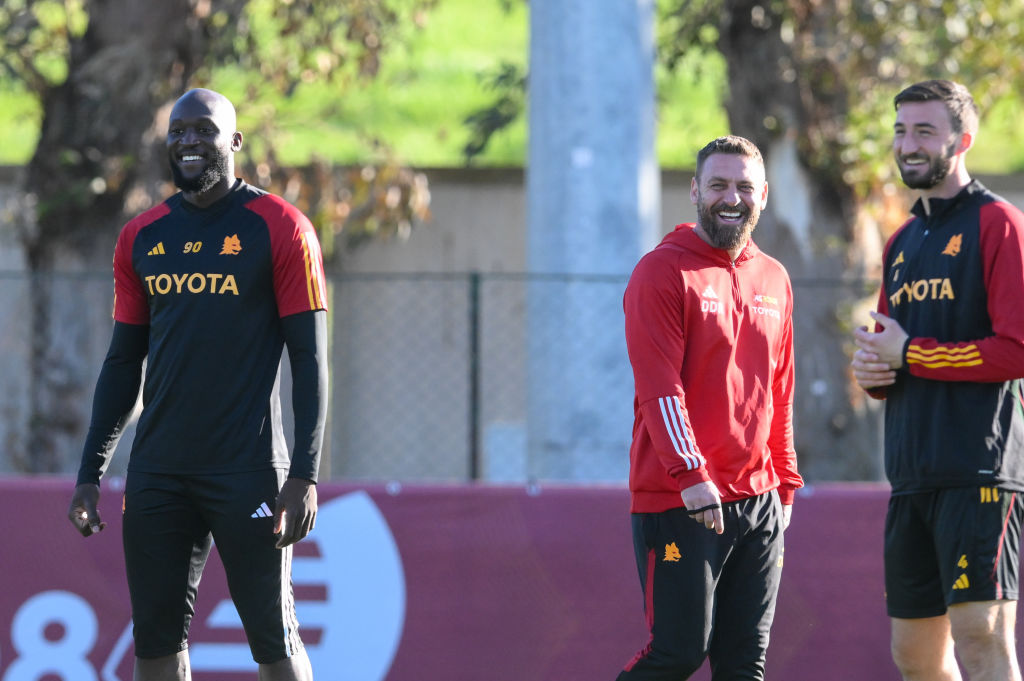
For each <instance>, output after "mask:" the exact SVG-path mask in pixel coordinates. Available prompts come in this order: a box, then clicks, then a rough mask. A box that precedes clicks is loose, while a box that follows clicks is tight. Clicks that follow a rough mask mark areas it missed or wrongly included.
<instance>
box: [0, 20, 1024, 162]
mask: <svg viewBox="0 0 1024 681" xmlns="http://www.w3.org/2000/svg"><path fill="white" fill-rule="evenodd" d="M528 24H529V16H528V8H527V3H524V2H513V3H511V4H510V11H508V12H506V11H505V10H504V9H502V5H501V3H500V2H498V0H443V1H442V2H440V3H439V4H438V5H437V7H435V8H434V9H433V10H431V11H430V12H428V13H427V15H426V22H425V24H424V25H423V27H422V28H421V29H419V30H416V31H414V32H413V34H412V35H413V38H412V40H411V41H410V42H409V43H408V44H402V45H394V46H392V47H391V48H390V49H389V50H388V51H387V52H386V54H385V55H384V60H383V63H382V68H381V73H380V75H379V77H378V78H377V79H375V80H372V81H368V82H366V83H363V84H359V85H354V86H348V87H346V88H345V89H343V90H341V91H339V89H338V88H337V87H333V86H329V85H326V84H323V83H318V82H313V83H307V84H304V85H302V86H301V87H299V88H298V89H297V90H296V91H295V93H294V94H293V96H292V97H290V98H288V99H281V98H277V97H272V96H270V95H269V94H268V95H267V96H266V97H262V98H260V99H259V100H258V101H247V100H246V97H245V95H244V94H243V93H245V91H246V84H247V81H249V80H250V79H251V78H252V76H250V75H248V74H245V73H241V72H239V71H238V70H237V69H230V68H225V69H220V70H218V71H217V72H215V73H214V75H213V79H212V82H211V83H210V84H209V85H210V86H211V87H214V88H216V89H219V90H221V91H223V92H224V93H225V94H227V95H228V96H229V97H231V98H232V99H234V100H235V101H236V103H237V104H238V108H239V117H240V121H239V126H240V128H241V129H242V130H243V131H251V132H252V133H253V134H252V135H250V138H249V140H250V141H249V144H248V145H247V148H248V151H250V152H251V153H253V154H256V155H259V154H261V153H262V148H261V145H260V141H259V139H260V138H259V132H258V131H259V129H260V128H259V123H260V121H261V120H271V119H272V120H273V122H274V125H275V127H276V130H277V131H278V132H277V133H275V134H276V137H275V147H276V150H277V153H278V156H279V158H280V160H281V161H282V162H284V163H286V164H294V165H298V164H302V163H305V162H307V161H309V160H310V159H311V158H313V157H318V158H321V159H323V160H326V161H328V162H332V163H355V162H360V161H375V160H380V158H381V157H382V156H384V155H387V154H392V155H394V157H395V158H396V159H398V160H399V161H400V162H402V163H404V164H408V165H413V166H419V167H431V166H433V167H461V166H463V165H465V160H464V158H463V152H462V149H463V145H464V144H465V143H466V141H467V139H468V137H469V134H468V131H467V128H466V127H465V125H464V123H463V121H464V119H465V118H466V116H468V115H469V114H470V113H472V112H473V111H475V110H476V109H478V108H480V107H482V106H484V105H486V104H487V103H488V102H489V101H490V99H491V97H492V95H491V93H489V92H488V91H487V89H486V87H485V85H484V83H483V82H482V80H481V75H482V74H483V73H485V72H489V71H492V70H494V69H495V68H496V67H497V66H498V65H500V64H501V63H502V62H511V63H514V64H518V65H520V66H523V65H525V64H526V62H527V51H528ZM700 66H701V68H700V69H697V68H695V67H696V64H695V63H690V64H684V65H682V66H681V67H680V68H679V69H677V71H676V72H675V73H673V74H668V73H665V72H664V70H662V69H659V70H658V73H657V75H656V78H657V84H658V98H659V107H658V138H657V139H658V141H657V147H658V157H659V159H660V161H661V164H662V166H663V167H665V168H689V167H692V164H693V158H694V156H695V155H696V152H697V150H698V149H699V148H700V147H701V146H702V145H703V143H704V142H706V141H707V140H708V139H710V138H712V137H714V136H717V135H720V134H724V133H725V132H727V131H728V122H727V119H726V116H725V112H724V109H723V107H722V99H723V97H724V94H725V83H726V77H725V66H724V64H723V63H722V60H721V58H719V57H717V56H712V57H709V58H705V59H703V60H702V61H701V64H700ZM698 72H699V73H701V74H702V75H701V76H699V77H696V76H694V75H693V74H694V73H698ZM40 117H41V113H40V109H39V105H38V103H37V102H35V101H34V100H33V99H32V98H31V97H29V96H28V95H26V94H25V93H23V92H18V91H16V90H14V89H13V88H12V86H11V84H10V83H9V82H4V81H3V80H0V164H21V163H24V162H25V161H27V160H28V159H29V158H30V157H31V154H32V151H33V149H34V146H35V142H36V139H37V138H38V130H39V122H40ZM1022 119H1024V108H1022V103H1021V102H1020V101H1018V100H1016V99H1012V100H1007V101H1004V102H1002V103H1001V104H1000V105H998V106H997V107H996V108H995V109H993V110H992V111H991V112H989V114H988V116H986V119H985V121H984V122H983V127H982V134H981V135H979V139H978V142H977V145H976V147H975V150H974V151H973V152H972V154H971V156H972V158H971V166H972V169H974V170H975V171H977V172H985V173H1007V172H1013V171H1019V170H1021V169H1022V168H1024V126H1022V125H1021V124H1020V123H1021V121H1022ZM375 140H379V141H382V142H383V143H384V146H381V145H378V144H376V143H375ZM526 140H527V131H526V121H525V120H524V119H520V120H518V121H517V122H516V123H515V124H514V125H513V126H511V127H510V128H509V129H507V130H504V131H502V132H501V133H499V134H497V135H496V136H495V137H494V138H493V139H492V140H491V143H490V145H489V147H488V148H487V150H486V151H485V153H484V154H482V155H481V156H479V157H477V159H475V161H474V164H475V165H477V166H521V165H523V163H524V162H525V160H526ZM883 146H884V145H883Z"/></svg>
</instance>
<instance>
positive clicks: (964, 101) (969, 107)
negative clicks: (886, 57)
mask: <svg viewBox="0 0 1024 681" xmlns="http://www.w3.org/2000/svg"><path fill="white" fill-rule="evenodd" d="M904 102H942V103H943V104H945V105H946V111H948V112H949V119H950V121H951V122H952V124H953V132H955V133H956V134H958V135H961V134H963V133H965V132H969V133H971V134H972V135H973V134H975V133H977V132H978V105H977V104H975V103H974V97H971V93H970V91H968V90H967V88H966V87H964V86H963V85H961V84H960V83H954V82H953V81H951V80H925V81H921V82H920V83H914V84H913V85H911V86H910V87H907V88H905V89H904V90H903V91H902V92H900V93H899V94H898V95H896V97H894V98H893V100H892V103H893V107H894V108H895V109H896V110H897V111H898V110H899V108H900V105H901V104H903V103H904Z"/></svg>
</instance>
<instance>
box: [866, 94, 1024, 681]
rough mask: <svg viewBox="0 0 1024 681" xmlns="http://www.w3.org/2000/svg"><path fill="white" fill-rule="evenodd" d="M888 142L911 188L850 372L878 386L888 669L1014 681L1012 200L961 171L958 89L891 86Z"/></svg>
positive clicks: (970, 111)
mask: <svg viewBox="0 0 1024 681" xmlns="http://www.w3.org/2000/svg"><path fill="white" fill-rule="evenodd" d="M894 103H895V107H896V123H895V125H894V127H893V155H894V156H895V160H896V163H897V165H898V166H899V170H900V174H901V176H902V177H903V181H904V183H905V184H906V185H907V186H908V187H910V188H912V189H916V190H917V191H918V192H919V197H918V200H917V202H916V203H915V204H914V206H913V208H912V211H911V212H912V213H913V217H911V219H910V220H908V221H907V222H906V223H905V224H904V225H903V226H902V227H901V228H900V229H899V230H898V231H897V232H896V233H895V234H893V236H892V237H891V238H890V240H889V243H888V244H887V245H886V248H885V253H884V255H883V269H882V272H883V281H882V288H881V291H880V293H879V298H878V310H877V311H876V312H872V314H871V316H872V318H873V319H874V320H875V328H874V329H873V330H869V329H868V328H867V327H861V328H859V329H857V330H856V331H855V342H856V344H857V348H858V349H857V350H856V352H855V353H854V356H853V361H852V368H853V374H854V377H855V378H856V380H857V382H858V383H859V384H860V386H861V387H863V388H864V389H865V390H867V391H868V393H869V394H871V395H872V396H873V397H876V398H878V399H884V400H885V471H886V475H887V477H888V478H889V482H890V484H891V485H892V497H891V499H890V501H889V510H888V515H887V517H886V528H885V591H886V606H887V608H888V612H889V616H890V618H891V621H892V652H893V657H894V659H895V661H896V665H897V666H898V667H899V670H900V673H901V674H902V675H903V678H904V679H907V680H908V681H909V680H917V679H926V680H927V681H958V680H959V679H960V671H959V669H958V666H957V663H956V659H955V658H954V648H955V650H956V652H957V653H959V656H960V659H961V661H962V662H963V665H964V668H965V669H966V670H967V672H968V675H969V677H970V679H971V681H996V680H998V681H1019V680H1020V678H1021V675H1020V670H1019V668H1018V662H1017V656H1016V652H1015V636H1014V627H1015V623H1016V613H1017V602H1016V600H1017V597H1018V583H1019V576H1018V570H1019V567H1018V556H1019V546H1020V531H1021V522H1022V518H1024V510H1022V505H1021V493H1022V492H1024V410H1022V409H1021V404H1022V401H1024V380H1022V377H1024V315H1022V314H1021V312H1020V304H1021V300H1022V299H1024V214H1022V213H1021V212H1020V211H1019V210H1017V208H1015V207H1014V206H1012V205H1010V204H1009V203H1007V202H1006V201H1005V200H1004V199H1002V198H1000V197H999V196H996V195H995V194H992V193H991V192H990V191H988V190H987V189H986V188H985V187H984V186H982V185H981V183H980V182H978V181H977V180H972V179H971V177H970V175H969V173H968V172H967V167H966V163H965V157H966V154H967V152H968V150H969V149H970V148H971V146H972V145H973V144H974V138H975V135H977V131H978V111H977V108H976V106H975V103H974V100H973V98H972V97H971V95H970V93H969V92H968V91H967V89H966V88H965V87H964V86H962V85H959V84H957V83H953V82H950V81H948V80H930V81H925V82H921V83H916V84H914V85H912V86H910V87H908V88H906V89H905V90H903V91H902V92H900V93H899V94H898V95H897V96H896V98H895V102H894Z"/></svg>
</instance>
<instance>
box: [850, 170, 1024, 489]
mask: <svg viewBox="0 0 1024 681" xmlns="http://www.w3.org/2000/svg"><path fill="white" fill-rule="evenodd" d="M929 208H930V211H929V212H928V213H925V211H924V209H923V204H922V203H921V201H920V200H919V201H918V202H917V203H916V204H915V205H914V208H913V214H914V217H913V218H911V219H910V220H909V221H908V222H907V223H906V224H905V225H903V227H901V228H900V229H899V230H898V231H897V232H896V233H895V234H893V236H892V238H891V239H890V240H889V243H888V244H887V245H886V248H885V254H884V256H883V264H884V267H883V281H882V288H881V292H880V295H879V299H878V311H879V312H881V313H883V314H886V315H888V316H890V317H892V318H893V319H895V320H896V321H897V322H899V323H900V325H901V326H902V327H903V329H904V330H905V331H906V332H907V333H908V334H909V335H910V339H909V341H908V343H907V347H906V348H905V350H904V363H903V368H902V369H901V370H900V371H899V372H898V374H897V379H896V383H895V384H893V385H891V386H889V387H888V388H886V389H877V390H871V391H869V392H870V393H871V394H872V395H873V396H875V397H878V398H885V399H886V405H885V469H886V475H887V476H888V478H889V482H890V483H891V484H892V489H893V493H894V494H904V493H912V492H920V491H928V490H933V489H937V488H943V487H961V486H975V485H995V486H1000V487H1004V488H1007V489H1013V490H1019V491H1024V381H1022V380H1021V379H1022V377H1024V314H1022V312H1021V304H1022V301H1024V214H1022V213H1021V211H1019V210H1018V209H1017V208H1015V207H1014V206H1013V205H1011V204H1010V203H1008V202H1007V201H1006V200H1005V199H1002V198H1000V197H999V196H997V195H995V194H993V193H992V192H990V191H989V190H987V189H986V188H985V187H984V186H983V185H982V184H981V183H979V182H977V181H973V182H971V183H970V184H969V185H967V187H965V188H964V189H963V190H961V191H960V192H959V193H958V194H957V195H956V196H954V197H953V198H950V199H931V200H930V201H929Z"/></svg>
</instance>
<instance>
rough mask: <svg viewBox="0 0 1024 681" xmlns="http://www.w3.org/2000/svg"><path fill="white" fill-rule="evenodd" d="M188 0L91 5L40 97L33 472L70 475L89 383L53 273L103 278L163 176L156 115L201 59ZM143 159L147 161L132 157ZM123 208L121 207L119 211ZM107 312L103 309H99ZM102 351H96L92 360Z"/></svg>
mask: <svg viewBox="0 0 1024 681" xmlns="http://www.w3.org/2000/svg"><path fill="white" fill-rule="evenodd" d="M194 5H195V3H194V2H190V1H189V0H161V2H137V0H93V1H91V2H88V3H87V11H88V13H89V17H90V20H89V27H88V29H87V31H86V32H85V34H84V35H83V36H81V37H79V38H74V39H72V42H71V45H70V58H69V64H68V76H67V79H66V81H65V82H64V83H63V84H61V85H59V86H57V87H54V88H53V89H52V90H50V91H49V92H47V93H46V95H45V96H44V99H43V111H44V119H43V125H42V130H41V136H40V140H39V144H38V146H37V148H36V152H35V155H34V156H33V158H32V160H31V162H30V163H29V166H28V169H27V173H26V186H25V191H26V193H27V195H28V196H30V197H33V199H34V201H33V203H34V204H35V207H36V211H35V212H36V214H35V216H34V219H33V218H32V217H31V216H27V217H24V218H23V219H24V220H25V222H24V224H22V225H21V226H20V230H19V232H20V235H21V238H22V242H23V244H24V248H25V255H26V263H27V267H28V269H29V277H30V315H31V320H30V322H29V323H30V326H31V333H32V338H33V348H32V352H31V357H30V374H31V378H30V385H31V388H30V399H29V402H30V404H29V410H30V414H29V419H28V432H27V436H26V455H25V459H24V461H21V462H20V464H21V467H23V468H24V469H25V470H27V471H32V472H54V471H59V470H62V469H67V468H68V467H69V465H72V466H73V462H74V461H75V460H76V459H77V457H78V454H79V452H80V447H81V438H82V433H83V432H84V427H85V424H86V421H87V419H88V412H87V407H88V404H89V402H90V399H89V396H90V392H91V391H90V389H91V385H92V381H94V380H95V375H91V374H92V371H91V369H90V367H91V366H92V365H91V363H90V359H91V355H95V354H97V351H96V350H93V351H91V352H90V348H87V347H82V344H81V343H80V340H81V339H82V338H85V337H87V336H88V334H85V333H82V329H80V328H77V327H76V325H78V326H80V325H82V324H84V323H85V322H84V321H83V319H84V318H85V316H84V315H72V314H66V315H65V314H62V313H61V312H62V308H64V307H71V306H75V305H82V304H83V303H84V299H83V297H80V295H79V294H81V293H82V291H77V290H68V293H69V295H67V296H63V295H61V287H62V286H63V287H69V289H70V287H73V286H75V284H74V282H69V281H68V280H67V277H66V275H62V277H61V278H60V279H58V278H56V277H55V272H57V271H61V272H67V271H82V270H86V269H89V268H92V269H97V268H100V267H109V263H110V258H111V255H112V253H113V246H114V240H115V238H116V234H117V230H118V228H119V227H120V226H121V224H122V223H123V221H124V218H125V215H126V211H127V212H128V213H134V212H138V210H140V209H142V208H146V207H148V206H149V205H151V204H152V203H153V201H154V197H155V195H156V194H157V193H158V191H157V186H156V183H155V181H154V178H156V177H160V176H162V175H165V174H166V173H163V172H162V171H161V170H160V168H161V166H162V165H163V163H164V160H163V158H164V157H163V153H162V151H160V150H159V149H160V147H162V137H163V132H162V131H161V130H162V127H163V123H160V124H158V125H156V126H155V125H154V123H155V120H156V118H157V117H156V116H155V113H156V112H157V109H158V108H159V107H160V106H161V105H164V104H165V103H167V102H168V101H169V100H171V99H172V98H173V97H174V96H175V95H176V94H179V93H180V92H181V91H182V90H183V88H184V86H185V83H187V81H188V79H189V77H190V76H191V75H192V73H193V72H194V70H195V67H196V61H195V60H196V57H195V56H196V55H201V54H202V53H203V48H204V44H205V43H204V41H205V39H206V38H205V34H203V33H202V32H201V31H199V30H197V14H196V13H197V9H196V7H195V6H194ZM139 150H143V152H142V153H140V151H139ZM126 202H127V204H128V205H127V206H126ZM107 300H108V301H109V298H107ZM99 352H101V351H99Z"/></svg>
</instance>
